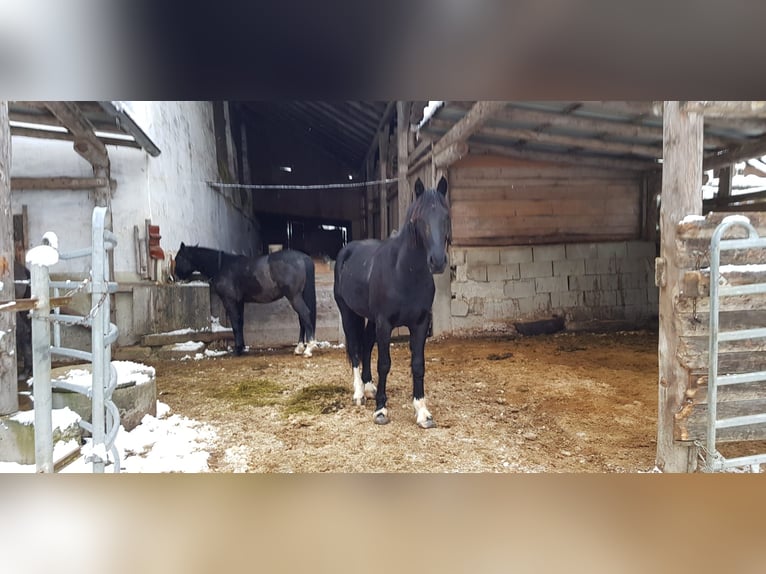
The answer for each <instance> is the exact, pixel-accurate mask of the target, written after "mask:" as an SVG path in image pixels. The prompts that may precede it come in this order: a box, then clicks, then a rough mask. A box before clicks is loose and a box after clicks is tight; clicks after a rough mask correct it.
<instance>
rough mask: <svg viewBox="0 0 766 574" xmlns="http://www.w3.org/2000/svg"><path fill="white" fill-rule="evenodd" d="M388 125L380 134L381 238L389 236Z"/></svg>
mask: <svg viewBox="0 0 766 574" xmlns="http://www.w3.org/2000/svg"><path fill="white" fill-rule="evenodd" d="M388 136H389V133H388V127H387V126H384V127H383V130H381V132H380V133H379V134H378V151H379V159H378V165H379V168H380V180H381V182H383V183H380V184H379V189H380V192H379V193H380V195H379V197H378V199H379V200H380V211H379V213H380V216H379V218H380V239H385V238H386V237H388V233H389V231H390V230H389V229H388V189H387V186H388V184H387V183H385V180H386V179H388Z"/></svg>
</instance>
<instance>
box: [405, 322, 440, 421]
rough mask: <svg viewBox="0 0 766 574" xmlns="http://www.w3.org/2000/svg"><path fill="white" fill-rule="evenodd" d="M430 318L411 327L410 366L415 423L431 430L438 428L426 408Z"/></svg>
mask: <svg viewBox="0 0 766 574" xmlns="http://www.w3.org/2000/svg"><path fill="white" fill-rule="evenodd" d="M428 323H429V321H428V318H426V320H425V321H421V322H420V323H418V324H416V325H414V326H411V327H410V366H411V368H412V406H413V408H414V409H415V422H416V423H417V424H418V426H419V427H421V428H424V429H429V428H432V427H434V426H436V423H434V419H433V416H431V413H430V412H429V411H428V408H426V394H425V388H424V385H423V377H424V376H425V372H426V359H425V348H426V336H427V335H428Z"/></svg>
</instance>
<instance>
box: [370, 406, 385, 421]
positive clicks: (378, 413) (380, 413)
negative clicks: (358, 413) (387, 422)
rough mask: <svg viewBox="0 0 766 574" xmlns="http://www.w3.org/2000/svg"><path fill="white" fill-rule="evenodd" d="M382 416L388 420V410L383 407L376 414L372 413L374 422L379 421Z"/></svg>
mask: <svg viewBox="0 0 766 574" xmlns="http://www.w3.org/2000/svg"><path fill="white" fill-rule="evenodd" d="M380 415H383V417H384V418H385V419H388V409H387V408H386V407H383V408H382V409H378V410H377V411H375V412H374V413H372V420H375V419H377V418H378V417H379V416H380Z"/></svg>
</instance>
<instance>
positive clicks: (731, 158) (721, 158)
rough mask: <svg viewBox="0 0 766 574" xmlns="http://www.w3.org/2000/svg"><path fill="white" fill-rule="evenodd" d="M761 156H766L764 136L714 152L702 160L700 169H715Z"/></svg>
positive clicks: (765, 138)
mask: <svg viewBox="0 0 766 574" xmlns="http://www.w3.org/2000/svg"><path fill="white" fill-rule="evenodd" d="M762 155H766V136H764V137H760V138H758V139H756V140H752V141H749V142H747V143H744V144H739V145H733V146H731V147H729V148H727V149H725V150H719V151H717V152H715V153H714V154H712V155H710V156H708V157H706V158H705V159H704V161H703V162H702V169H703V170H708V169H716V168H718V167H722V166H726V165H731V164H735V163H737V162H739V161H745V160H746V159H750V158H753V157H760V156H762Z"/></svg>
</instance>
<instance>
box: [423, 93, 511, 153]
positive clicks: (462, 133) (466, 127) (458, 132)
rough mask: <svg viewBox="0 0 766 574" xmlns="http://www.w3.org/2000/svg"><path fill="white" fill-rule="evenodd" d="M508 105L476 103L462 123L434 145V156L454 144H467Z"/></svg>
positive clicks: (487, 102)
mask: <svg viewBox="0 0 766 574" xmlns="http://www.w3.org/2000/svg"><path fill="white" fill-rule="evenodd" d="M506 105H507V102H498V101H487V100H484V101H478V102H476V103H475V104H474V105H473V107H472V108H471V109H470V110H469V111H468V113H466V115H464V116H463V117H462V118H461V119H460V121H458V122H457V123H455V124H454V125H453V126H452V127H451V128H450V129H449V131H448V132H447V133H446V134H444V136H442V138H441V139H440V140H439V141H437V142H436V144H435V145H434V155H438V154H439V153H440V152H442V151H444V150H445V149H447V148H448V147H449V146H451V145H452V144H454V143H458V142H465V141H466V140H468V138H470V137H471V136H472V135H473V134H474V133H475V132H477V131H479V130H480V129H481V128H482V126H484V124H485V123H486V122H487V121H488V120H489V119H490V118H491V117H492V116H494V115H495V114H497V113H498V112H500V111H501V110H502V109H503V108H505V106H506Z"/></svg>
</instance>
